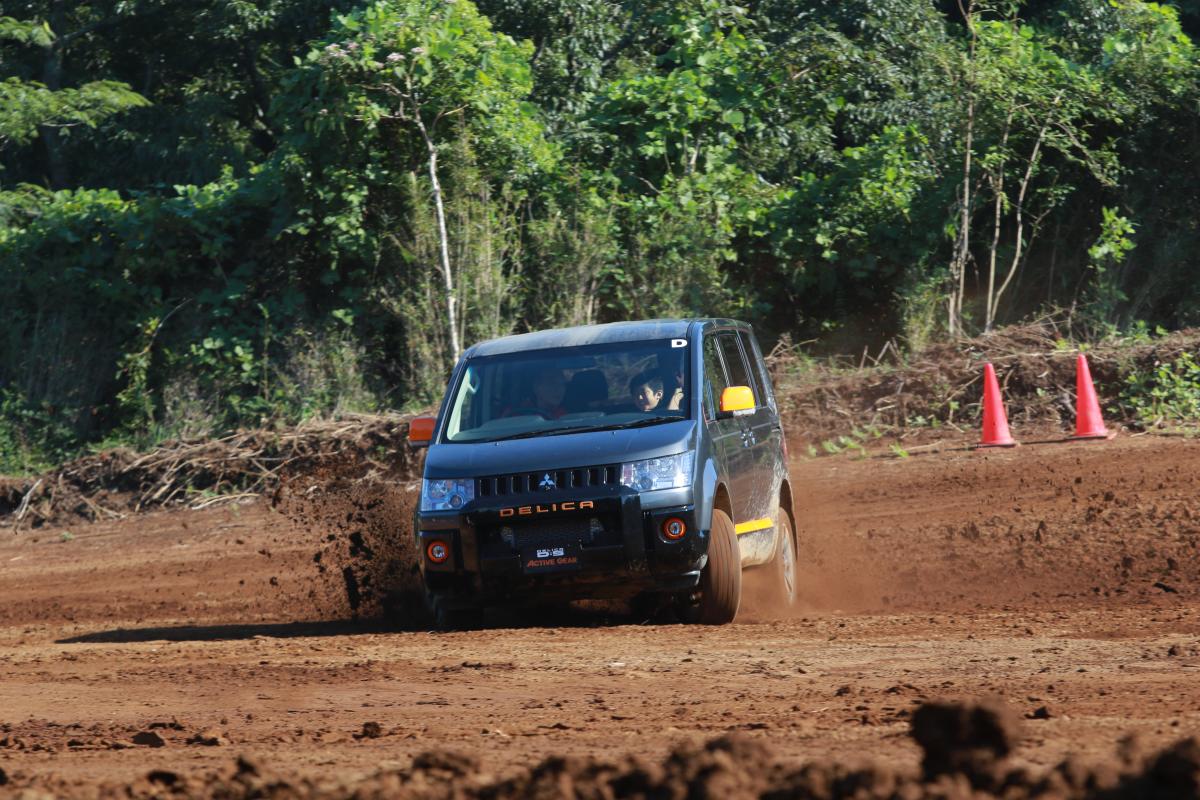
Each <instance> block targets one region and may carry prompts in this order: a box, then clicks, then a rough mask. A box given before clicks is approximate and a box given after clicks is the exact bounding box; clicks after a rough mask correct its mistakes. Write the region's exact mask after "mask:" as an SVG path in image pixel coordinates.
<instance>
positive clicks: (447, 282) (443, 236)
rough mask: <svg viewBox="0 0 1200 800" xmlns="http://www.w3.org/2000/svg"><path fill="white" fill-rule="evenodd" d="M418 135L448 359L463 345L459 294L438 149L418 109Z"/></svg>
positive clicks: (455, 355)
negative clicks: (429, 192) (429, 194)
mask: <svg viewBox="0 0 1200 800" xmlns="http://www.w3.org/2000/svg"><path fill="white" fill-rule="evenodd" d="M413 117H414V119H415V120H416V123H417V128H418V129H419V130H420V131H421V137H422V138H423V139H424V140H425V150H426V152H427V153H428V155H429V184H430V186H431V187H432V188H433V207H434V211H435V212H436V214H437V225H438V250H439V252H440V254H441V265H440V269H441V273H442V286H443V288H444V289H445V291H446V330H447V332H448V333H449V334H450V353H451V361H458V357H459V356H460V355H461V354H462V346H461V344H460V340H459V336H458V295H457V293H456V292H455V291H454V273H453V272H451V271H450V236H449V234H447V232H446V207H445V204H444V203H443V202H442V183H441V181H439V180H438V164H437V159H438V150H437V145H435V144H434V143H433V139H432V138H431V137H430V136H429V131H428V130H427V129H426V128H425V122H424V120H422V119H421V114H420V111H419V110H418V111H416V113H414V114H413Z"/></svg>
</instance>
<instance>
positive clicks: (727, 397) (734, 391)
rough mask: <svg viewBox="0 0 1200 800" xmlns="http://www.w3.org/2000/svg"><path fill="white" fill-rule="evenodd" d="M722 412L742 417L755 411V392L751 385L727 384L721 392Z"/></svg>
mask: <svg viewBox="0 0 1200 800" xmlns="http://www.w3.org/2000/svg"><path fill="white" fill-rule="evenodd" d="M721 413H722V414H732V415H733V416H735V417H740V416H741V415H743V414H753V413H754V392H752V391H751V390H750V387H749V386H727V387H726V388H725V391H723V392H721Z"/></svg>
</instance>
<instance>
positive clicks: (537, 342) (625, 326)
mask: <svg viewBox="0 0 1200 800" xmlns="http://www.w3.org/2000/svg"><path fill="white" fill-rule="evenodd" d="M693 323H702V324H705V325H707V324H718V325H739V326H745V325H746V323H744V322H736V321H734V320H729V319H648V320H640V321H636V322H610V323H607V324H605V325H580V326H578V327H574V328H555V329H553V330H548V331H535V332H533V333H519V334H517V335H515V336H503V337H501V338H499V339H491V340H489V341H486V342H480V343H479V344H476V345H473V346H471V347H470V348H469V349H468V350H467V351H466V353H464V354H463V355H464V356H465V357H468V358H473V357H476V356H495V355H504V354H506V353H519V352H524V351H526V350H546V349H549V348H552V347H579V346H582V345H589V344H608V343H610V342H636V341H641V340H645V339H683V338H685V337H687V335H688V329H689V328H690V327H691V325H692V324H693Z"/></svg>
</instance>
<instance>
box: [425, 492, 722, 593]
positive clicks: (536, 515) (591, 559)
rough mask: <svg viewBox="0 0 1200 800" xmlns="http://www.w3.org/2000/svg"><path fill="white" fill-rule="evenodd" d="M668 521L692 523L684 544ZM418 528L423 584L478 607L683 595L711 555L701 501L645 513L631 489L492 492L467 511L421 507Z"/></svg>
mask: <svg viewBox="0 0 1200 800" xmlns="http://www.w3.org/2000/svg"><path fill="white" fill-rule="evenodd" d="M668 519H678V520H681V521H682V522H683V524H684V526H685V527H686V533H684V535H683V536H682V537H681V538H679V539H678V540H674V541H672V540H671V539H670V538H669V537H668V536H667V535H665V534H664V533H663V523H664V522H665V521H666V520H668ZM414 530H415V531H416V537H417V546H418V553H419V556H420V564H421V573H422V576H423V578H424V580H425V585H426V588H427V589H428V590H429V591H430V592H431V593H433V594H435V595H440V596H444V597H453V598H457V599H460V600H463V601H467V602H477V603H497V602H504V601H519V600H530V599H539V600H540V599H555V598H565V599H572V598H619V597H629V596H632V595H636V594H639V593H642V592H647V591H650V592H685V591H688V590H690V589H693V588H695V587H696V585H697V584H698V583H699V580H700V571H701V569H702V568H703V567H704V563H705V561H706V559H707V553H708V531H707V530H701V528H700V525H699V520H697V518H696V514H695V507H694V505H692V504H687V505H679V506H671V507H666V508H653V509H643V508H642V502H641V495H639V494H638V493H637V492H634V491H633V490H631V489H628V488H625V487H614V488H608V489H605V490H602V491H600V492H592V493H588V494H585V495H579V496H571V495H569V493H554V495H553V496H548V495H547V494H524V495H510V496H507V497H504V498H490V497H489V498H487V502H486V503H484V502H480V501H479V500H476V501H474V502H472V503H470V504H468V505H467V506H466V507H464V508H463V509H462V510H461V511H456V512H445V511H435V512H417V514H416V525H415V528H414ZM436 543H440V544H442V545H443V546H444V550H443V549H438V548H434V553H433V555H434V556H439V557H440V558H439V559H438V560H435V559H434V557H433V556H431V553H430V550H431V546H432V545H435V544H436Z"/></svg>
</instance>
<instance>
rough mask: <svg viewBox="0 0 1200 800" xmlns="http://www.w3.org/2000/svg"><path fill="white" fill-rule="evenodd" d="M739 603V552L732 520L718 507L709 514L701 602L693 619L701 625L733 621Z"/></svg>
mask: <svg viewBox="0 0 1200 800" xmlns="http://www.w3.org/2000/svg"><path fill="white" fill-rule="evenodd" d="M741 604H742V553H741V550H740V548H739V547H738V540H737V534H736V533H734V530H733V520H731V519H730V518H729V515H728V514H726V513H725V512H724V511H721V510H720V509H715V510H714V511H713V516H712V532H711V534H710V538H709V542H708V563H707V564H705V565H704V571H703V572H701V573H700V603H699V605H698V606H697V607H696V609H695V621H696V622H700V623H702V624H704V625H724V624H726V623H729V622H733V618H734V617H736V616H737V612H738V607H739V606H740V605H741Z"/></svg>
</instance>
